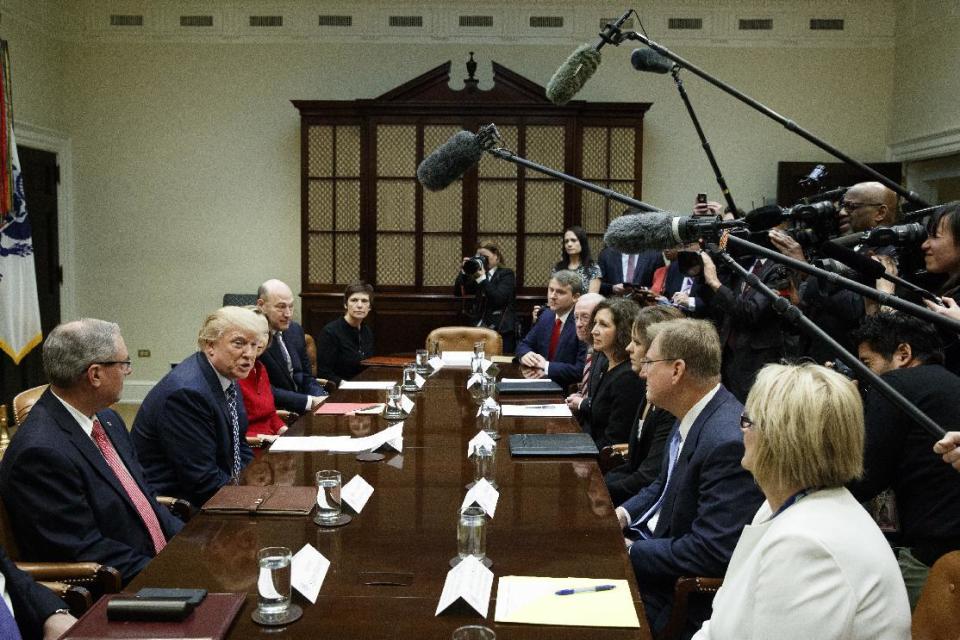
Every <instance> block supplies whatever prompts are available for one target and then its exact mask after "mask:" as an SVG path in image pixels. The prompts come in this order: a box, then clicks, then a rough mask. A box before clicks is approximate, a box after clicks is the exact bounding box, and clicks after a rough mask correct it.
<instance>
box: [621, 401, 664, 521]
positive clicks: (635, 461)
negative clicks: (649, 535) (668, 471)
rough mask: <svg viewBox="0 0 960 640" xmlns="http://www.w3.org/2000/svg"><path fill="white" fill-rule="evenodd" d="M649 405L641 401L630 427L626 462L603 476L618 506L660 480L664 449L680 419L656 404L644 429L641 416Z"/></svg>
mask: <svg viewBox="0 0 960 640" xmlns="http://www.w3.org/2000/svg"><path fill="white" fill-rule="evenodd" d="M645 407H646V402H641V403H640V406H639V407H637V415H636V416H634V419H633V423H632V425H631V427H630V437H629V440H628V442H629V444H630V448H629V449H628V451H627V461H626V463H624V464H622V465H620V466H619V467H614V468H613V469H611V470H610V471H608V472H607V473H606V475H604V476H603V481H604V482H605V483H606V485H607V490H608V491H609V492H610V500H611V501H612V502H613V504H614V506H620V505H621V504H623V503H624V502H626V501H627V500H629V499H630V498H632V497H633V496H635V495H636V494H637V493H639V492H640V490H641V489H643V488H644V487H646V486H647V485H649V484H650V483H651V482H653V481H654V480H656V479H657V476H659V475H660V469H661V468H662V467H663V458H664V456H663V451H664V449H665V448H666V446H667V441H668V439H669V438H670V433H671V432H672V431H673V425H674V424H676V422H677V419H676V418H675V417H673V415H672V414H671V413H670V412H669V411H667V410H666V409H661V408H659V407H652V408H651V409H650V411H649V413H647V417H646V418H645V419H644V420H643V425H642V426H643V428H642V429H641V428H640V427H641V424H640V423H641V420H640V417H641V415H642V414H643V410H644V408H645Z"/></svg>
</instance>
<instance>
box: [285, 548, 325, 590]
mask: <svg viewBox="0 0 960 640" xmlns="http://www.w3.org/2000/svg"><path fill="white" fill-rule="evenodd" d="M329 568H330V561H329V560H327V559H326V558H325V557H324V556H323V554H322V553H320V552H319V551H317V550H316V549H315V548H314V547H313V545H311V544H305V545H303V548H302V549H300V551H297V552H296V553H295V554H294V555H293V558H291V560H290V586H292V587H293V588H294V589H296V590H297V591H299V592H300V594H301V595H302V596H303V597H304V598H306V599H307V600H309V601H310V602H312V603H313V604H316V603H317V595H318V594H319V593H320V587H321V586H322V585H323V579H324V578H326V577H327V569H329Z"/></svg>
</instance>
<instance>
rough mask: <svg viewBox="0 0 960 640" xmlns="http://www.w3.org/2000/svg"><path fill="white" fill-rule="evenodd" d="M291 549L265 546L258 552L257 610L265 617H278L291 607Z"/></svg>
mask: <svg viewBox="0 0 960 640" xmlns="http://www.w3.org/2000/svg"><path fill="white" fill-rule="evenodd" d="M291 555H292V554H291V553H290V549H288V548H287V547H264V548H263V549H260V551H258V552H257V564H258V565H259V567H260V572H259V574H258V576H257V610H258V611H259V612H260V615H261V616H262V617H263V618H265V619H269V618H277V617H280V616H282V615H283V614H285V613H286V612H287V609H288V608H289V607H290V558H291Z"/></svg>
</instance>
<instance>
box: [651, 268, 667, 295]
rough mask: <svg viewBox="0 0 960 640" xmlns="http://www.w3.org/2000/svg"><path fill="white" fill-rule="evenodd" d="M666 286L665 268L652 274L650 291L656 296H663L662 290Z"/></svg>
mask: <svg viewBox="0 0 960 640" xmlns="http://www.w3.org/2000/svg"><path fill="white" fill-rule="evenodd" d="M666 284H667V267H660V268H659V269H657V270H656V271H654V272H653V282H652V283H650V290H651V291H653V292H654V293H656V294H657V295H658V296H660V295H663V289H664V287H665V286H666Z"/></svg>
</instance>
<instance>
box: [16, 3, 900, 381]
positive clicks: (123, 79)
mask: <svg viewBox="0 0 960 640" xmlns="http://www.w3.org/2000/svg"><path fill="white" fill-rule="evenodd" d="M4 22H5V23H6V20H5V21H4ZM4 26H5V27H6V24H5V25H4ZM11 39H12V38H11ZM12 45H13V40H12ZM18 46H24V45H23V44H20V45H18ZM35 46H39V45H35ZM44 47H46V48H48V49H50V51H45V52H44V53H43V56H46V58H45V59H46V60H48V61H51V62H52V61H55V60H57V59H60V60H62V65H63V73H62V79H61V77H60V76H57V74H56V73H54V72H52V71H47V70H45V69H40V70H36V71H35V73H37V76H36V77H37V78H40V79H39V80H37V81H33V80H32V79H31V81H30V82H27V79H26V78H25V77H24V75H25V72H24V71H23V68H16V67H15V74H20V75H19V76H18V78H19V82H20V84H21V85H26V87H25V88H24V89H23V90H22V91H20V92H18V93H20V94H22V95H21V96H20V97H19V99H18V104H17V109H18V112H19V115H20V116H21V117H24V118H27V119H28V120H31V121H34V120H36V121H38V122H46V123H50V124H51V125H56V126H57V127H59V126H60V124H61V122H62V123H63V127H64V128H65V129H66V130H67V131H69V133H70V135H71V138H72V140H71V142H72V149H73V156H74V165H75V170H74V195H75V209H76V225H75V228H76V234H77V236H76V242H77V247H78V256H77V259H78V262H79V269H78V272H77V274H75V277H76V278H77V282H76V285H77V297H78V300H79V309H78V311H79V313H80V314H81V315H94V316H100V317H104V318H109V319H112V320H115V321H117V322H119V323H120V324H121V327H122V328H123V332H124V336H125V337H126V340H127V344H128V346H129V348H130V350H131V353H132V354H136V350H137V349H150V350H151V351H152V357H151V358H150V359H149V360H147V359H137V358H134V360H135V373H134V375H133V376H132V379H133V380H131V382H133V383H134V384H133V385H128V387H133V388H135V387H136V384H135V383H136V380H144V381H146V380H155V379H157V378H159V377H160V376H161V375H163V373H164V372H165V371H166V370H167V368H168V363H169V362H170V361H171V360H180V359H182V358H183V357H184V356H185V355H187V354H188V353H190V352H191V351H192V350H193V343H194V339H195V335H196V331H197V329H198V327H199V324H200V322H201V320H202V317H203V314H204V313H206V312H208V311H210V310H212V309H213V308H215V307H217V306H218V305H219V302H220V299H221V296H222V294H223V293H224V292H227V291H230V292H239V291H250V290H252V289H253V288H254V287H255V286H256V285H257V284H258V283H259V282H260V281H261V280H263V279H265V278H267V277H273V276H275V277H280V278H283V279H285V280H287V281H288V282H290V283H291V285H292V286H293V288H294V289H297V288H298V286H299V280H300V278H299V276H300V251H299V247H300V238H299V216H300V204H299V148H298V135H299V119H298V114H297V112H296V109H295V108H294V107H293V106H292V105H291V104H290V102H289V101H290V100H291V99H354V98H370V97H374V96H376V95H379V94H381V93H383V92H385V91H387V90H389V89H391V88H392V87H394V86H396V85H398V84H401V83H403V82H405V81H406V80H408V79H410V78H412V77H414V76H416V75H418V74H420V73H422V72H424V71H426V70H428V69H430V68H432V67H434V66H436V65H438V64H440V63H442V62H445V61H446V60H453V61H454V69H453V74H452V75H453V77H454V78H455V81H454V82H455V84H456V83H459V79H460V78H462V77H464V75H465V72H464V68H463V66H462V61H463V60H465V58H466V52H467V50H473V51H475V52H476V56H475V57H476V59H477V60H478V61H480V68H479V72H478V75H479V76H480V77H481V78H482V79H483V82H484V83H485V84H487V85H489V82H490V68H489V62H490V60H491V59H493V60H496V61H497V62H499V63H500V64H503V65H505V66H507V67H509V68H511V69H513V70H514V71H516V72H518V73H520V74H522V75H525V76H526V77H528V78H530V79H531V80H533V81H535V82H538V83H541V84H545V83H546V82H547V80H548V79H549V77H550V75H551V74H552V73H553V72H554V70H555V69H556V67H557V66H558V65H559V64H560V63H561V62H562V61H563V59H564V58H565V57H566V56H567V55H568V54H569V52H570V50H571V49H572V47H571V46H567V45H564V46H558V45H523V46H520V45H491V44H488V45H479V44H474V45H471V46H465V45H464V46H456V45H451V44H430V45H424V44H389V45H382V46H378V45H376V44H323V43H318V42H304V43H302V44H301V43H277V44H251V43H248V42H238V43H236V44H231V43H198V42H192V43H191V42H180V43H170V42H168V43H162V42H135V41H130V42H112V43H111V42H102V41H88V42H81V41H79V40H70V41H67V42H64V43H56V42H48V43H47V44H46V45H44ZM629 53H630V51H629V48H626V47H624V48H621V49H619V50H610V51H606V50H605V51H604V61H603V65H602V66H601V68H600V70H599V71H598V72H597V74H596V75H595V76H594V77H593V78H592V79H591V80H590V82H589V83H588V85H587V86H586V87H585V88H584V90H583V91H582V92H581V93H580V94H579V95H578V98H583V99H586V100H610V101H631V100H638V101H650V102H653V107H652V108H651V110H650V111H649V112H648V117H647V120H646V125H645V145H644V176H643V184H644V192H643V198H644V199H645V200H647V201H648V202H651V203H653V204H656V205H659V206H661V207H664V208H675V209H683V210H685V209H686V208H688V207H689V206H690V204H691V201H692V198H693V194H695V193H696V192H698V191H707V192H708V193H711V195H712V196H713V197H715V198H716V199H719V193H718V191H717V188H716V186H715V183H714V179H713V176H712V173H711V171H710V168H709V165H708V164H707V161H706V158H705V157H704V155H703V152H702V150H701V149H700V146H699V142H698V141H697V138H696V135H695V133H694V130H693V128H692V126H691V125H690V123H689V120H688V117H687V115H686V112H685V110H684V109H683V106H682V104H681V102H680V99H679V97H678V95H677V93H676V89H675V88H674V86H673V83H672V81H671V80H670V78H669V77H666V76H652V75H640V74H637V73H636V72H634V71H633V70H632V68H631V67H630V65H629ZM681 53H682V55H684V56H686V57H687V58H689V59H690V60H691V61H693V62H695V63H698V64H700V65H702V66H703V67H704V68H706V69H707V70H710V71H712V72H713V73H715V74H716V75H717V76H719V77H720V78H722V79H724V80H726V81H727V82H730V83H731V84H733V85H734V86H737V87H738V88H740V89H741V90H743V91H745V92H746V93H748V94H750V95H752V96H753V97H755V98H757V99H758V100H760V101H762V102H765V103H766V104H767V105H769V106H770V107H771V108H773V109H775V110H778V111H779V112H781V113H783V114H784V115H787V116H789V117H792V118H794V119H795V120H797V121H798V122H799V123H800V124H802V125H804V126H806V127H807V128H809V129H811V130H812V131H814V132H816V133H818V134H819V135H821V136H822V137H824V138H825V139H827V140H828V141H830V142H832V143H833V144H835V145H837V146H839V147H840V148H841V149H844V150H845V151H847V152H848V153H850V154H852V155H854V156H855V157H858V158H861V159H863V160H866V161H876V160H882V159H884V157H885V151H886V146H887V131H888V119H889V114H890V109H891V96H892V94H893V66H894V64H893V62H894V59H893V56H894V54H893V50H892V49H889V48H887V49H884V48H872V49H849V48H847V49H830V48H820V49H817V48H803V49H798V48H789V47H779V46H777V47H775V46H770V47H765V48H761V47H745V48H735V47H726V48H712V47H684V48H683V50H682V52H681ZM24 64H26V63H24ZM40 66H43V65H42V64H41V65H40ZM53 66H56V65H55V64H54V65H53ZM838 70H842V71H843V72H842V73H839V72H838ZM51 73H53V77H49V76H50V74H51ZM686 85H687V89H688V91H689V92H690V94H691V99H692V100H693V102H694V105H695V107H696V109H697V111H698V113H699V115H700V118H701V120H702V122H703V126H704V128H705V129H706V132H707V135H708V137H709V139H710V142H711V144H712V146H713V148H714V150H715V152H716V155H717V157H718V160H719V162H720V165H721V167H722V169H723V171H724V174H725V176H726V178H727V181H728V183H729V185H730V187H731V190H732V192H733V195H734V197H735V198H736V199H737V201H738V204H740V205H741V206H744V207H748V208H749V207H750V206H751V205H752V204H757V205H759V204H760V203H761V201H762V200H763V198H765V197H766V198H771V197H772V196H773V195H774V194H775V192H776V182H775V179H776V163H777V161H779V160H791V161H798V160H812V161H819V160H826V159H828V158H829V157H828V156H827V155H826V154H824V153H823V152H821V151H819V150H817V149H815V148H814V147H812V146H811V145H810V144H809V143H807V142H805V141H803V140H801V139H800V138H798V137H796V136H794V135H793V134H790V133H788V132H787V131H785V130H783V129H782V128H781V127H780V126H779V125H776V124H774V123H772V122H770V121H768V120H766V119H765V118H763V117H762V116H761V115H759V114H757V113H755V112H753V111H752V110H750V109H748V108H747V107H746V106H743V105H741V104H740V103H738V102H736V101H735V100H733V99H732V98H730V97H728V96H726V95H725V94H723V93H721V92H720V91H719V90H717V89H715V88H713V87H710V86H708V85H706V84H705V83H704V82H702V81H701V80H699V79H697V78H695V77H694V76H692V75H690V74H687V75H686ZM58 104H62V105H63V107H62V111H61V110H60V109H59V108H58V107H57V105H58ZM68 277H69V274H68Z"/></svg>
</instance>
